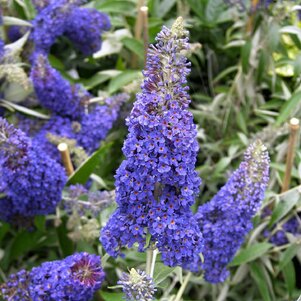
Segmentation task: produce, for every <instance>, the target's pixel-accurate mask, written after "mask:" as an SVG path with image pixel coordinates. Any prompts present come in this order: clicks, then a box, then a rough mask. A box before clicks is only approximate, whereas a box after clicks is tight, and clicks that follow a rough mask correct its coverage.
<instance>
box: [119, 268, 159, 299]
mask: <svg viewBox="0 0 301 301" xmlns="http://www.w3.org/2000/svg"><path fill="white" fill-rule="evenodd" d="M117 284H119V285H121V287H122V290H123V292H124V294H125V299H126V300H127V301H133V300H139V301H151V300H154V294H155V291H156V289H155V285H154V282H153V279H152V278H151V277H149V276H148V275H147V274H146V273H145V272H144V271H140V270H137V271H136V270H135V269H131V271H130V273H129V274H128V273H122V276H121V278H120V280H119V281H118V282H117Z"/></svg>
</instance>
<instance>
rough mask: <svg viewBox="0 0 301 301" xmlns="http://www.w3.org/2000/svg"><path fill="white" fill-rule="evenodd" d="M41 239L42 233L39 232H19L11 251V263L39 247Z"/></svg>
mask: <svg viewBox="0 0 301 301" xmlns="http://www.w3.org/2000/svg"><path fill="white" fill-rule="evenodd" d="M41 237H42V235H41V233H38V232H34V233H30V232H28V231H27V230H23V231H21V232H19V233H18V234H17V235H16V237H15V239H14V241H13V243H12V246H11V249H10V253H9V258H10V261H12V260H14V259H17V258H18V257H20V256H26V254H27V253H28V252H29V251H33V250H34V249H36V248H37V247H38V246H39V240H40V239H41Z"/></svg>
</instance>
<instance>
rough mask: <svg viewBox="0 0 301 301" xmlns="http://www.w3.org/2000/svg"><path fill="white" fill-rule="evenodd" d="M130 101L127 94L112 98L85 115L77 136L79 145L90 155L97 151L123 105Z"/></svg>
mask: <svg viewBox="0 0 301 301" xmlns="http://www.w3.org/2000/svg"><path fill="white" fill-rule="evenodd" d="M128 99H129V95H128V94H127V93H121V94H117V95H114V96H111V97H109V98H107V99H106V100H105V101H104V104H103V105H96V106H95V107H93V108H92V110H91V112H89V113H88V114H86V115H84V116H83V117H82V120H81V121H80V129H79V130H78V132H77V134H76V139H77V141H78V144H79V145H80V146H82V147H83V148H84V149H85V150H86V151H87V152H88V153H92V152H93V151H95V150H96V149H97V148H98V147H99V143H100V141H102V140H103V139H105V137H106V136H107V134H108V132H109V130H110V129H111V128H112V126H113V123H114V122H115V121H116V119H117V117H118V114H119V111H120V107H121V105H122V104H123V103H124V102H126V101H127V100H128Z"/></svg>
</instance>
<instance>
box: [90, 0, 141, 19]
mask: <svg viewBox="0 0 301 301" xmlns="http://www.w3.org/2000/svg"><path fill="white" fill-rule="evenodd" d="M99 2H100V1H97V2H96V5H95V8H96V9H98V10H100V11H101V12H104V13H116V14H123V15H132V14H133V13H134V12H135V8H136V5H135V3H133V2H132V1H126V0H122V1H119V0H117V1H116V0H107V1H101V2H100V3H99ZM129 12H130V13H129Z"/></svg>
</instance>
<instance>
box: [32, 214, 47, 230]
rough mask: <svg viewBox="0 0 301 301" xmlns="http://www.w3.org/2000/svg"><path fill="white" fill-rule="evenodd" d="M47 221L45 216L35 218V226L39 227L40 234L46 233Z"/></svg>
mask: <svg viewBox="0 0 301 301" xmlns="http://www.w3.org/2000/svg"><path fill="white" fill-rule="evenodd" d="M45 221H46V218H45V216H44V215H37V216H35V217H34V225H35V226H36V227H37V229H38V230H39V231H40V232H45V230H46V227H45Z"/></svg>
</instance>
